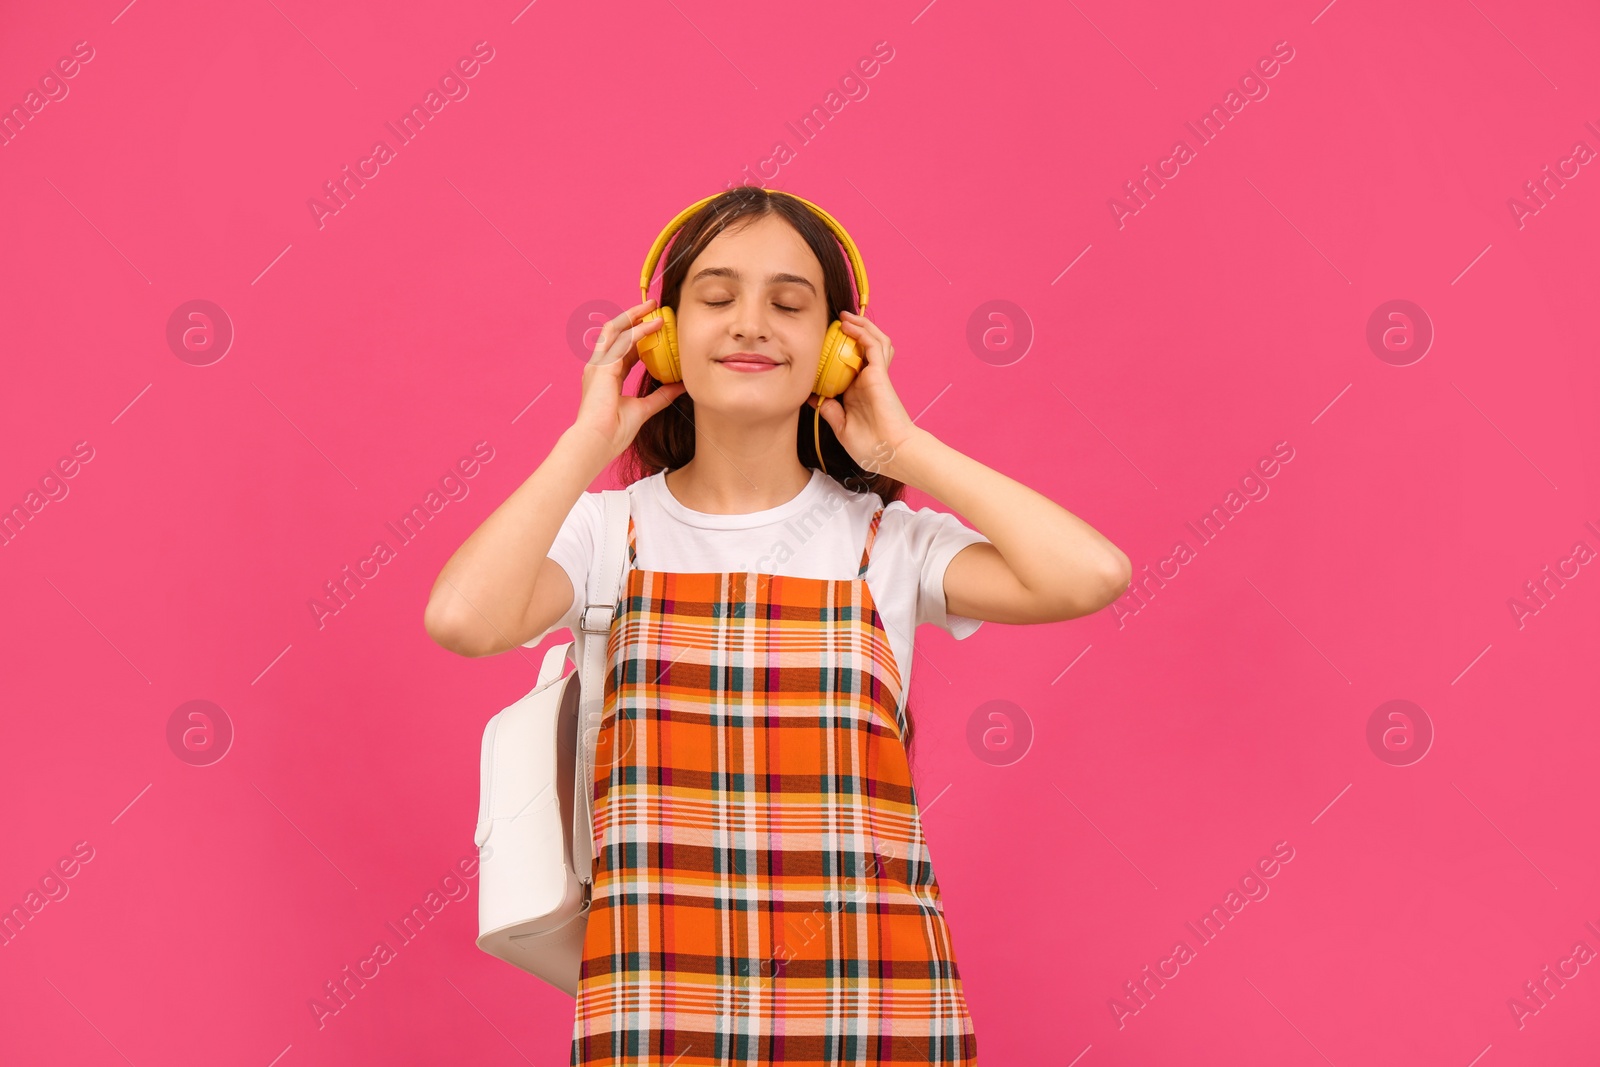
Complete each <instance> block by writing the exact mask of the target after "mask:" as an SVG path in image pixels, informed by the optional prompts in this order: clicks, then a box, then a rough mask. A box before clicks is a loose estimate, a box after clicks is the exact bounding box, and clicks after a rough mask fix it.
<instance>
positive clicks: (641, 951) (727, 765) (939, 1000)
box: [571, 508, 977, 1067]
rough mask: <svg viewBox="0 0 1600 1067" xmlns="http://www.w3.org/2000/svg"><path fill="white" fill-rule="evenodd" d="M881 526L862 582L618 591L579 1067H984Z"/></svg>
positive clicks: (733, 581)
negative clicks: (950, 911)
mask: <svg viewBox="0 0 1600 1067" xmlns="http://www.w3.org/2000/svg"><path fill="white" fill-rule="evenodd" d="M882 516H883V509H881V508H880V509H878V511H877V513H876V514H874V515H873V517H872V522H871V525H870V527H869V528H868V531H867V538H866V544H865V547H864V548H863V550H862V553H861V563H860V568H859V570H858V571H857V574H856V577H855V578H853V579H821V578H792V577H785V576H782V575H770V574H756V573H754V572H750V573H721V574H718V573H680V572H667V571H649V570H639V569H637V568H636V567H633V569H630V570H629V572H628V575H627V583H626V587H625V590H624V592H623V595H622V599H621V601H620V602H619V604H618V610H617V615H616V621H615V622H614V624H613V626H612V629H611V634H610V638H609V641H608V645H607V649H608V651H607V660H608V676H607V680H606V687H605V702H604V716H603V719H602V722H601V728H600V733H599V736H598V738H597V741H596V753H597V755H596V768H597V769H596V771H595V782H594V834H595V842H594V844H595V851H594V855H595V867H594V886H593V899H592V903H591V906H590V911H589V916H588V920H587V923H588V925H587V931H586V934H585V940H584V949H583V964H582V968H581V970H580V972H579V979H578V999H577V1014H576V1018H575V1020H574V1023H573V1038H572V1058H571V1063H572V1067H611V1065H617V1064H629V1065H635V1064H639V1065H652V1067H668V1065H671V1067H712V1065H716V1067H728V1065H746V1064H794V1065H805V1067H823V1065H834V1064H850V1065H869V1064H879V1065H904V1064H950V1065H962V1067H966V1065H971V1064H976V1063H977V1038H976V1036H975V1034H974V1033H973V1027H972V1018H971V1015H970V1014H969V1012H968V1010H967V1003H966V998H965V995H964V993H963V991H962V985H961V976H960V972H959V970H958V969H957V967H956V957H955V947H954V945H953V944H952V942H951V937H950V930H949V928H948V927H947V926H946V925H945V921H944V908H943V905H942V904H941V903H940V899H939V886H938V883H937V882H936V881H935V879H934V873H933V863H932V861H931V859H930V857H929V855H928V847H927V844H926V842H925V841H924V839H923V835H922V825H921V821H920V818H919V815H918V809H917V798H916V792H915V790H914V789H913V788H912V782H911V773H910V768H909V766H908V763H907V758H906V750H905V746H904V744H903V743H902V740H901V738H902V736H903V732H904V719H903V716H902V713H901V711H900V707H899V705H900V691H901V684H900V671H899V668H898V666H897V665H896V663H895V659H894V654H893V652H892V651H891V649H890V645H889V640H888V635H887V634H886V633H885V632H884V629H883V624H882V621H881V619H880V618H879V616H878V612H877V609H876V608H875V607H874V605H873V600H872V595H871V593H869V592H868V590H867V583H866V579H865V575H866V571H867V560H868V557H869V554H870V553H871V551H872V542H873V540H874V538H875V537H876V535H877V531H878V524H879V521H880V520H881V518H882ZM628 558H629V563H630V566H632V565H634V564H635V562H636V560H637V552H636V541H635V536H634V529H633V523H632V521H631V520H630V521H629V524H628Z"/></svg>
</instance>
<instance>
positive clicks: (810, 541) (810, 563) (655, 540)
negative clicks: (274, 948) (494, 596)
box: [524, 468, 989, 704]
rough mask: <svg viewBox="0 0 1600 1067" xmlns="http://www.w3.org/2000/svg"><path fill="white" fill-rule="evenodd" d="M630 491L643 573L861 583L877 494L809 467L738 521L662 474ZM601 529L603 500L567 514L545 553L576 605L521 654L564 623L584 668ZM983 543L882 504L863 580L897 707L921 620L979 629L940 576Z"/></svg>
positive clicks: (905, 508) (963, 634)
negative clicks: (957, 610) (584, 621)
mask: <svg viewBox="0 0 1600 1067" xmlns="http://www.w3.org/2000/svg"><path fill="white" fill-rule="evenodd" d="M628 494H629V507H630V510H631V512H632V515H633V526H634V540H635V543H636V546H637V550H638V559H637V560H636V562H635V566H637V567H638V568H640V569H641V570H656V571H714V572H719V573H721V572H746V571H754V572H756V573H758V574H778V575H784V576H789V577H795V578H854V577H856V571H857V569H858V568H859V567H860V566H861V550H862V548H863V546H864V545H865V544H866V538H867V526H868V524H869V523H871V521H872V513H873V512H874V511H876V510H877V509H878V508H879V507H880V506H882V504H883V501H882V499H881V498H880V497H879V496H878V495H877V494H876V493H856V492H852V491H850V490H849V489H846V488H845V487H844V486H843V485H841V484H840V483H839V482H838V481H836V480H835V479H834V478H833V477H832V476H830V475H827V474H824V473H823V472H822V471H820V470H817V469H815V468H813V469H812V471H811V481H809V482H808V483H806V487H805V488H804V489H802V490H801V491H800V493H799V494H798V495H797V496H795V497H794V498H793V499H791V500H789V501H787V502H785V503H782V504H779V505H778V506H777V507H775V508H768V509H766V510H765V511H753V512H749V513H747V514H744V515H710V514H707V513H705V512H703V511H692V510H690V509H689V508H686V507H684V506H683V505H682V504H680V503H679V502H678V500H677V498H676V497H674V496H673V495H672V491H671V490H670V489H668V488H667V485H666V473H665V472H664V471H662V472H659V473H657V474H653V475H651V476H650V477H648V478H641V479H640V480H639V481H637V482H634V483H633V484H632V485H630V486H629V487H628ZM604 523H605V507H604V503H603V501H602V498H601V496H600V494H599V493H587V492H586V493H584V494H583V495H582V496H581V497H579V498H578V501H577V503H576V504H574V505H573V506H572V510H571V511H570V512H568V513H567V517H566V518H565V519H564V520H563V521H562V523H561V529H560V531H559V532H558V533H557V534H556V539H555V543H554V544H553V545H551V547H550V558H551V559H553V560H555V561H556V563H558V564H560V565H561V567H562V569H563V570H565V571H566V572H567V577H568V578H570V579H571V580H572V590H573V598H572V606H571V607H569V608H568V609H567V612H566V614H564V615H562V616H561V618H559V619H557V620H556V621H555V622H554V623H553V624H551V626H550V628H549V629H548V630H546V631H545V632H544V633H542V634H540V635H539V636H538V637H535V638H534V639H533V640H531V641H528V642H526V644H525V646H524V647H532V646H534V645H536V644H538V643H539V642H540V641H542V640H544V639H545V638H546V637H547V636H549V635H550V634H551V633H552V632H553V631H555V630H558V629H562V628H566V629H568V630H571V631H572V635H573V639H574V641H575V642H576V645H575V647H574V649H573V652H574V654H575V661H576V662H577V663H580V664H581V663H582V662H583V658H582V657H583V648H584V644H583V643H584V640H585V638H586V637H587V635H586V634H584V632H583V631H582V630H581V629H579V627H578V617H579V615H580V614H581V612H582V609H583V603H584V599H585V588H586V586H587V583H588V580H589V569H590V566H591V564H592V563H593V561H594V556H595V553H596V548H595V546H596V544H597V543H598V540H599V538H598V536H597V535H598V532H599V531H600V529H601V528H602V526H603V525H604ZM988 540H989V539H988V538H987V537H985V536H984V535H983V534H981V533H979V532H978V531H977V530H974V529H972V528H971V527H969V526H966V525H963V524H962V522H961V520H960V519H958V518H956V517H955V516H954V515H950V514H948V513H946V512H942V511H935V510H933V509H932V508H921V509H919V510H916V511H913V510H911V507H910V505H908V504H906V503H905V501H903V500H895V501H891V502H890V503H889V504H888V506H886V507H884V510H883V518H882V519H881V520H880V521H879V523H878V536H877V539H876V540H874V541H873V543H872V555H871V556H870V557H869V558H868V561H867V573H866V580H867V588H868V590H870V591H871V593H872V599H873V602H874V603H875V604H876V605H877V608H878V616H879V618H880V619H882V621H883V628H884V630H885V631H887V632H888V635H889V644H890V647H891V648H892V649H893V650H894V658H895V663H896V664H897V665H898V666H899V668H900V682H901V693H902V704H903V703H904V694H905V693H908V692H909V691H910V688H911V664H912V660H911V657H912V644H913V635H914V633H915V631H916V628H917V626H918V625H919V624H921V623H932V624H934V625H935V626H938V627H940V628H941V629H943V630H946V631H947V632H949V633H950V634H951V635H953V636H954V637H955V638H956V639H957V640H962V639H965V638H967V637H970V636H972V634H973V633H974V632H976V631H977V629H978V627H979V626H980V625H982V623H981V621H980V620H978V619H969V618H964V617H962V616H960V615H950V614H947V613H946V611H945V600H944V572H945V568H946V567H948V566H949V565H950V560H951V559H952V558H954V556H955V554H956V553H957V552H959V551H961V550H962V549H963V548H966V547H967V546H968V545H970V544H974V543H976V542H979V541H985V542H987V541H988ZM624 551H626V549H624ZM597 636H598V635H597Z"/></svg>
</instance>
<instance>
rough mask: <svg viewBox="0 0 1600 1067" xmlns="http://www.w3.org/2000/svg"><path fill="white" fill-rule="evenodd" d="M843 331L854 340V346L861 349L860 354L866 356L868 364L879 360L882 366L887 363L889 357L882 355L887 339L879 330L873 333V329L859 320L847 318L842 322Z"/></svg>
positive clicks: (886, 345)
mask: <svg viewBox="0 0 1600 1067" xmlns="http://www.w3.org/2000/svg"><path fill="white" fill-rule="evenodd" d="M844 332H845V336H846V337H849V338H852V339H853V340H854V341H855V342H856V346H857V347H858V348H860V349H861V354H862V355H864V356H866V357H867V363H868V365H869V366H870V365H872V364H874V363H879V362H882V363H883V365H884V366H888V365H889V358H888V356H886V355H884V352H885V350H886V348H887V347H888V341H889V339H888V338H887V337H884V336H883V334H882V333H881V332H877V333H875V332H873V330H871V329H869V328H867V327H865V326H863V325H861V323H860V322H859V321H849V320H847V321H846V322H845V323H844Z"/></svg>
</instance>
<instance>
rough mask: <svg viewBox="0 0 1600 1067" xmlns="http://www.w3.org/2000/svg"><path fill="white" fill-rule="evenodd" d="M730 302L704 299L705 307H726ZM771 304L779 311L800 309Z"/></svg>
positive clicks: (791, 311) (790, 311)
mask: <svg viewBox="0 0 1600 1067" xmlns="http://www.w3.org/2000/svg"><path fill="white" fill-rule="evenodd" d="M731 303H733V301H732V300H707V301H706V307H708V308H720V307H727V306H728V305H729V304H731ZM772 306H773V307H775V308H777V309H778V310H779V311H787V312H789V313H790V314H793V313H795V312H797V311H799V310H800V309H799V308H792V307H787V306H785V305H783V304H773V305H772Z"/></svg>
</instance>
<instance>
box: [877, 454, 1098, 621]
mask: <svg viewBox="0 0 1600 1067" xmlns="http://www.w3.org/2000/svg"><path fill="white" fill-rule="evenodd" d="M882 472H883V473H884V474H887V475H888V476H889V477H891V478H894V479H895V480H897V481H901V482H904V483H906V484H907V485H909V486H911V487H912V488H914V489H917V490H919V491H921V492H924V493H926V494H928V495H929V496H931V497H933V498H934V499H936V500H938V501H939V502H940V503H941V504H943V505H945V506H946V507H947V508H949V509H951V510H952V511H955V512H958V513H960V514H961V516H962V517H963V518H965V519H966V521H967V522H968V523H969V524H970V525H971V526H972V527H973V528H974V529H975V530H977V531H978V532H979V533H981V534H983V535H984V536H985V537H987V538H988V539H989V540H990V542H991V543H993V545H994V547H995V550H996V551H997V552H999V553H1000V555H1001V557H1002V558H1003V559H1004V560H1005V562H1006V565H1007V566H1008V567H1009V568H1010V570H1011V572H1012V574H1013V575H1015V577H1016V579H1017V582H1018V583H1019V584H1020V585H1022V586H1023V587H1024V588H1026V589H1027V590H1028V591H1029V592H1030V593H1033V594H1034V595H1036V596H1038V597H1039V598H1041V599H1042V600H1048V601H1055V602H1058V603H1059V602H1064V601H1071V600H1075V599H1077V598H1078V597H1080V596H1081V594H1082V591H1083V590H1085V589H1092V588H1096V587H1097V586H1104V585H1107V584H1109V583H1111V582H1113V581H1115V580H1116V577H1117V576H1119V575H1121V574H1124V573H1126V571H1127V568H1128V557H1127V556H1126V555H1125V554H1124V553H1123V552H1122V550H1121V549H1119V548H1117V546H1116V545H1114V544H1112V543H1111V542H1110V541H1109V540H1107V539H1106V538H1105V536H1104V535H1102V534H1101V533H1100V531H1098V530H1096V529H1095V528H1094V527H1092V526H1090V525H1089V524H1088V523H1086V522H1084V521H1083V520H1082V519H1080V518H1078V517H1077V516H1076V515H1074V514H1072V513H1071V512H1070V511H1068V510H1067V509H1065V508H1063V507H1062V506H1061V505H1059V504H1057V503H1056V502H1055V501H1053V500H1051V499H1050V498H1049V497H1047V496H1044V495H1043V494H1041V493H1038V492H1036V491H1034V490H1032V489H1030V488H1028V487H1027V486H1026V485H1023V484H1022V483H1021V482H1018V481H1016V480H1015V479H1012V478H1008V477H1006V476H1005V475H1004V474H1001V473H1000V472H999V471H997V470H994V469H993V468H991V467H986V466H984V465H983V464H982V463H979V462H978V461H977V460H975V459H973V458H972V457H971V456H967V455H965V454H963V453H961V452H959V451H957V450H956V449H954V448H952V447H950V446H949V445H947V444H945V443H944V442H943V441H940V440H939V439H938V438H937V437H935V436H933V435H932V434H931V433H929V432H928V431H926V430H924V429H921V428H920V427H919V428H917V429H916V430H915V431H913V433H912V434H911V436H910V437H909V438H907V439H906V441H904V442H903V443H902V444H901V445H900V447H899V448H897V449H895V450H894V452H893V454H892V456H891V458H890V460H889V462H887V463H886V464H884V465H883V467H882Z"/></svg>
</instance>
